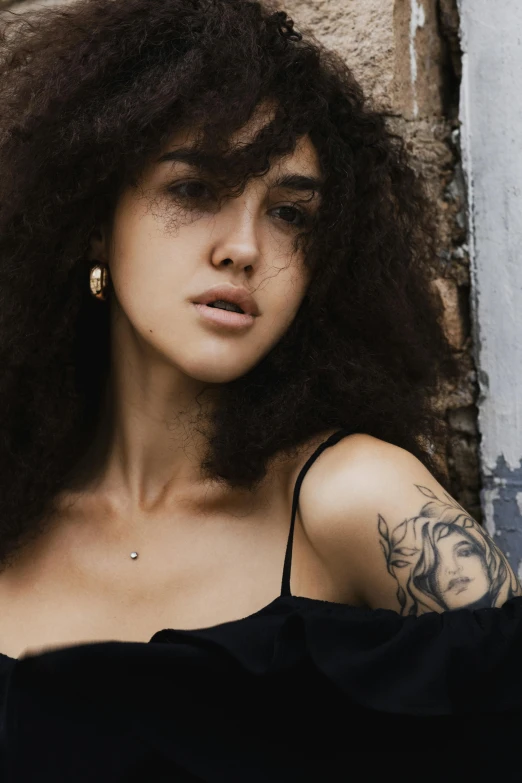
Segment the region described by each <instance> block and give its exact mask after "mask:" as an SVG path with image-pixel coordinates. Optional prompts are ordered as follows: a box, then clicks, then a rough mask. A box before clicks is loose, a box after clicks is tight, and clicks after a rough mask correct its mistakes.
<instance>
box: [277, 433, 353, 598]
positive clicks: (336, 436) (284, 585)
mask: <svg viewBox="0 0 522 783" xmlns="http://www.w3.org/2000/svg"><path fill="white" fill-rule="evenodd" d="M350 434H351V433H350V432H349V431H348V430H344V429H343V430H337V432H334V433H333V435H330V437H329V438H327V439H326V440H325V441H323V443H321V444H320V445H319V446H318V447H317V448H316V450H315V451H314V452H313V453H312V454H311V455H310V456H309V457H308V459H307V460H306V462H305V464H304V465H303V467H302V468H301V470H300V471H299V475H298V476H297V479H296V482H295V486H294V496H293V500H292V519H291V521H290V532H289V534H288V541H287V544H286V554H285V564H284V566H283V579H282V582H281V595H282V596H287V595H292V592H291V590H290V572H291V570H292V548H293V542H294V527H295V517H296V514H297V506H298V504H299V491H300V489H301V484H302V483H303V479H304V477H305V476H306V474H307V472H308V470H309V468H310V467H311V466H312V465H313V463H314V462H315V460H316V459H317V457H318V456H319V455H320V454H322V452H323V451H324V450H325V449H327V448H328V446H333V445H334V443H337V441H339V440H341V438H344V437H345V436H346V435H350Z"/></svg>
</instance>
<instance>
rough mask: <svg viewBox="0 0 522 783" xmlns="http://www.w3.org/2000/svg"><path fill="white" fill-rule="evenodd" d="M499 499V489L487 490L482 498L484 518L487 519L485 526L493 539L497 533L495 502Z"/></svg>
mask: <svg viewBox="0 0 522 783" xmlns="http://www.w3.org/2000/svg"><path fill="white" fill-rule="evenodd" d="M498 498H499V492H498V488H497V487H495V488H494V489H485V490H484V492H483V496H482V504H483V506H484V511H485V514H484V517H485V526H486V530H487V531H488V533H489V535H490V536H491V538H493V536H494V535H495V533H496V530H495V515H494V513H493V511H494V508H495V506H494V502H495V500H498Z"/></svg>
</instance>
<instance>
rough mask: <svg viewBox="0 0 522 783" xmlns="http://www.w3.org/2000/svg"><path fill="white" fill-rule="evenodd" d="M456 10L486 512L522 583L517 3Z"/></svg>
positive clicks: (521, 152)
mask: <svg viewBox="0 0 522 783" xmlns="http://www.w3.org/2000/svg"><path fill="white" fill-rule="evenodd" d="M459 6H460V14H461V26H462V27H461V34H462V48H463V53H464V58H463V79H462V88H461V121H462V131H461V132H462V139H461V140H462V151H463V157H464V167H465V173H466V179H467V184H468V196H469V206H470V235H471V236H470V248H471V256H472V258H471V263H472V313H473V326H474V338H475V354H476V355H475V358H476V362H477V367H478V370H479V384H480V399H479V429H480V433H481V467H482V474H483V486H484V489H483V491H482V505H483V509H484V514H485V520H486V526H487V528H488V531H489V532H490V534H492V535H494V537H495V540H496V541H497V542H498V544H499V546H500V547H501V548H502V549H503V550H504V552H506V554H507V555H508V557H509V559H510V561H511V564H512V565H513V567H514V568H515V570H516V571H517V572H518V574H519V576H520V577H522V88H521V85H522V3H521V2H520V0H494V2H492V0H459Z"/></svg>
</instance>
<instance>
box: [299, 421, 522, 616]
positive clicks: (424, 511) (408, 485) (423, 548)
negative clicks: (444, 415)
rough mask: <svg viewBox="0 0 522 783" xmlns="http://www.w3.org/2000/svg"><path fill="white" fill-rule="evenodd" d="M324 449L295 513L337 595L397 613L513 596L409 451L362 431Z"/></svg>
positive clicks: (496, 557) (476, 531)
mask: <svg viewBox="0 0 522 783" xmlns="http://www.w3.org/2000/svg"><path fill="white" fill-rule="evenodd" d="M327 451H330V452H331V453H330V454H329V455H328V459H326V454H327V452H325V458H324V459H323V460H318V462H317V470H315V471H314V472H313V474H312V471H310V480H309V481H308V482H306V481H305V482H303V487H302V490H301V500H300V510H301V518H302V521H303V526H304V528H305V529H306V532H307V535H308V537H309V538H310V540H311V542H312V543H313V545H314V546H315V547H316V549H317V551H318V552H319V553H320V554H321V556H322V557H323V559H324V561H325V562H326V563H327V564H328V567H329V568H330V569H331V573H332V576H333V578H334V580H335V582H336V584H338V585H339V586H340V589H341V590H342V585H343V584H345V585H348V584H349V586H350V589H351V590H352V591H355V593H356V594H357V595H358V596H359V597H360V600H361V602H363V603H365V604H366V605H368V606H369V607H371V608H388V609H394V610H395V611H397V612H400V613H401V614H403V615H418V614H422V613H424V612H429V611H437V612H442V611H445V610H451V609H459V608H465V607H466V608H473V609H475V608H479V607H482V606H501V605H502V604H503V603H504V602H505V601H506V600H507V599H509V598H511V597H513V596H516V595H522V588H521V586H520V584H519V582H518V580H517V578H516V577H515V575H514V573H513V570H512V569H511V567H510V565H509V563H508V561H507V559H506V557H505V555H504V554H503V552H502V551H501V550H500V549H499V548H498V547H497V546H496V544H495V543H494V542H493V540H492V539H491V538H490V537H489V535H488V534H487V532H486V531H485V530H484V528H482V527H481V526H480V525H479V524H478V523H477V522H476V521H475V520H473V519H472V518H471V517H470V516H469V515H468V514H467V512H466V511H465V510H464V509H463V508H462V506H460V505H459V504H458V503H457V501H456V500H454V499H453V498H452V497H451V496H450V495H448V493H447V492H446V491H445V490H444V488H443V487H442V486H441V485H440V484H439V482H438V481H437V480H436V479H435V478H434V477H433V476H432V474H431V473H430V472H429V471H428V470H427V469H426V468H425V467H424V465H422V463H421V462H420V461H419V460H418V459H417V458H416V457H414V456H413V455H412V454H410V453H409V452H407V451H405V450H404V449H400V448H398V447H396V446H393V445H391V444H389V443H385V442H383V441H380V440H378V439H376V438H372V437H370V436H367V435H357V436H351V437H350V438H347V439H345V440H344V441H340V442H339V443H338V444H336V445H335V446H333V447H331V449H329V450H327ZM343 580H344V581H343Z"/></svg>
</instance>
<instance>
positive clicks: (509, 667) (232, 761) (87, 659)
mask: <svg viewBox="0 0 522 783" xmlns="http://www.w3.org/2000/svg"><path fill="white" fill-rule="evenodd" d="M347 434H349V433H347V432H346V431H345V430H340V431H338V432H336V433H335V434H334V435H332V436H331V437H330V438H328V439H327V440H326V441H325V442H324V443H322V444H321V445H320V446H319V448H318V449H316V451H315V452H314V453H313V454H312V455H311V457H310V458H309V459H308V461H307V462H306V464H305V465H304V466H303V468H302V470H301V472H300V474H299V476H298V478H297V481H296V485H295V488H294V496H293V506H292V518H291V522H290V531H289V536H288V543H287V548H286V556H285V562H284V569H283V578H282V586H281V593H280V595H279V596H278V597H277V598H275V600H273V601H272V602H271V603H269V604H268V605H267V606H265V607H264V608H263V609H261V610H260V611H258V612H255V613H254V614H252V615H249V616H248V617H245V618H243V619H241V620H235V621H232V622H227V623H222V624H220V625H216V626H213V627H211V628H204V629H198V630H190V631H186V630H172V629H164V630H160V631H158V632H157V633H155V634H154V636H153V637H152V638H151V640H150V642H148V643H138V642H95V643H88V644H80V645H76V646H73V647H68V648H62V649H58V650H51V651H48V652H44V653H40V654H37V655H31V656H27V657H24V658H21V659H13V658H10V657H8V656H5V655H1V654H0V707H1V721H0V743H1V748H0V764H1V769H2V778H1V780H2V781H4V780H5V781H7V782H8V783H12V782H14V783H19V782H21V783H33V781H34V783H44V782H45V783H46V781H53V783H65V782H67V783H68V782H69V781H70V783H119V782H120V781H121V782H122V783H123V782H125V783H138V781H140V783H167V781H168V782H169V783H171V782H174V781H186V782H187V783H188V782H189V781H212V782H213V783H214V782H216V783H218V782H219V783H294V782H295V783H298V782H299V783H302V782H303V781H314V782H315V783H323V782H325V781H343V782H344V781H347V782H348V781H354V782H355V781H357V783H359V781H365V782H366V781H369V782H370V783H374V781H375V783H377V782H378V781H379V782H380V781H385V780H386V781H388V780H393V781H394V780H398V781H400V783H404V781H412V782H413V781H416V782H417V781H418V783H425V781H433V783H435V781H437V782H438V781H440V782H441V783H448V781H449V782H452V781H455V782H456V781H459V783H460V782H461V781H462V783H464V781H465V783H475V781H481V782H482V781H484V782H485V781H488V783H493V781H495V782H496V781H498V783H504V781H522V598H512V599H511V600H509V601H508V602H507V603H505V604H504V606H502V607H501V608H483V609H477V610H475V611H471V610H467V609H461V610H457V611H452V612H443V613H441V614H438V613H436V612H433V613H428V614H424V615H421V616H420V617H402V616H400V615H399V614H397V613H396V612H393V611H390V610H384V609H383V610H369V609H362V608H357V607H352V606H346V605H343V604H338V603H332V602H328V601H322V600H316V599H312V598H306V597H301V596H294V595H292V593H291V591H290V571H291V561H292V541H293V531H294V525H295V517H296V511H297V505H298V500H299V490H300V487H301V483H302V481H303V478H304V476H305V475H306V472H307V470H308V469H309V468H310V466H311V465H312V463H313V462H314V461H315V460H316V459H317V457H318V456H319V455H320V454H321V453H322V451H323V450H324V449H325V448H328V447H329V446H331V445H332V444H334V443H336V442H337V441H338V440H339V439H340V438H342V437H344V436H345V435H347Z"/></svg>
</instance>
